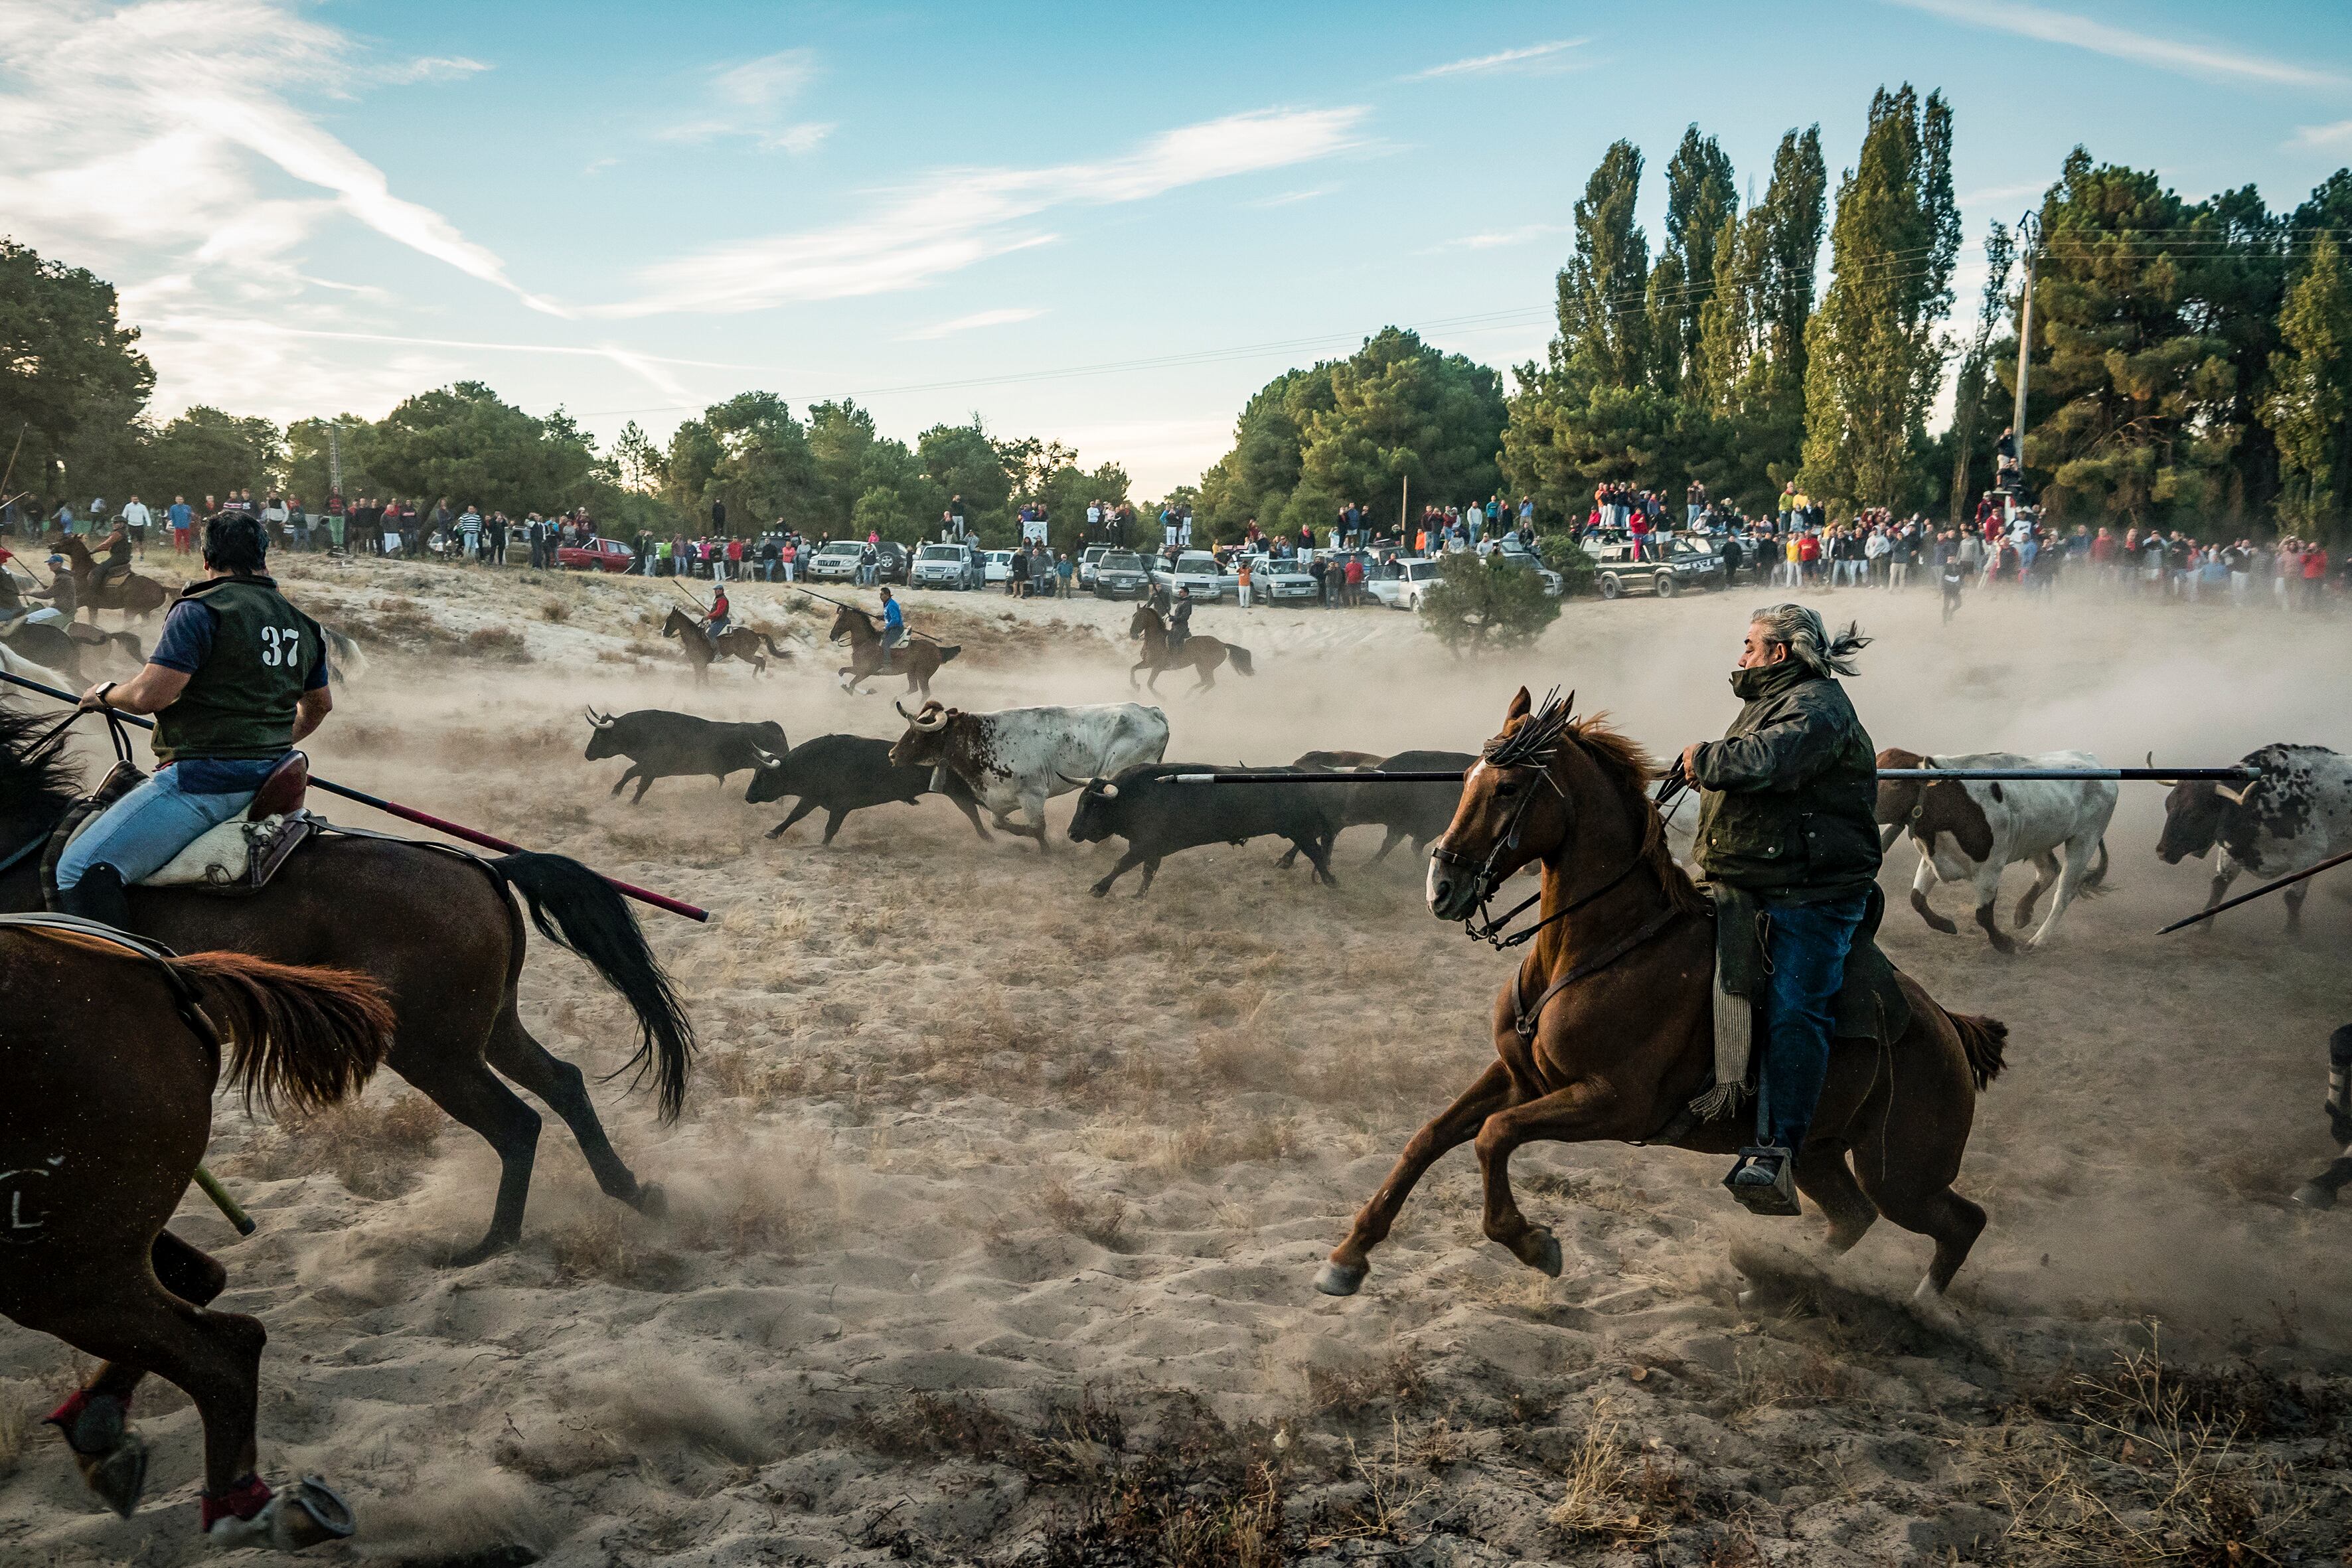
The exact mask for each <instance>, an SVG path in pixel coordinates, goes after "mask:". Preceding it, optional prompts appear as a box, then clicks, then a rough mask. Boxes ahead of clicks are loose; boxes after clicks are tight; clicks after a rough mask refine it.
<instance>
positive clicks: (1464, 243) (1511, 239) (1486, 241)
mask: <svg viewBox="0 0 2352 1568" xmlns="http://www.w3.org/2000/svg"><path fill="white" fill-rule="evenodd" d="M1569 228H1570V226H1569V225H1567V224H1564V223H1529V224H1521V225H1520V226H1518V227H1517V228H1506V229H1496V230H1494V231H1492V232H1489V233H1486V234H1465V235H1463V236H1461V237H1458V238H1454V239H1449V240H1446V241H1445V242H1444V243H1443V244H1440V245H1433V246H1431V247H1429V248H1428V249H1427V250H1424V251H1423V252H1421V254H1422V255H1424V256H1427V255H1430V254H1433V252H1436V251H1440V250H1493V249H1496V248H1497V247H1501V246H1506V245H1525V244H1527V243H1528V241H1530V240H1535V239H1541V238H1543V237H1545V236H1546V235H1552V234H1566V233H1568V232H1569Z"/></svg>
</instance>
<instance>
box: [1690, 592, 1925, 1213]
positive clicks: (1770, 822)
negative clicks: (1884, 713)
mask: <svg viewBox="0 0 2352 1568" xmlns="http://www.w3.org/2000/svg"><path fill="white" fill-rule="evenodd" d="M1869 640H1870V639H1868V638H1867V637H1859V636H1857V635H1855V631H1854V628H1853V627H1852V626H1848V627H1847V628H1846V629H1845V631H1844V632H1843V633H1842V634H1840V635H1839V636H1838V637H1834V638H1832V637H1831V636H1830V634H1829V633H1828V631H1827V630H1826V629H1825V628H1824V627H1823V626H1822V618H1821V616H1819V615H1817V614H1816V613H1815V612H1813V611H1812V610H1810V609H1808V608H1806V607H1805V606H1804V605H1771V606H1769V607H1768V608H1765V609H1760V610H1759V611H1757V612H1756V614H1755V616H1754V617H1753V618H1752V619H1751V621H1750V622H1749V624H1748V638H1747V643H1746V646H1745V647H1744V648H1743V649H1742V651H1741V653H1740V656H1739V663H1738V668H1735V669H1734V670H1733V671H1732V673H1731V689H1732V691H1733V693H1734V694H1735V695H1736V696H1738V698H1739V699H1740V700H1741V701H1742V702H1744V703H1745V704H1746V706H1745V707H1743V708H1742V709H1741V710H1739V716H1738V718H1737V719H1734V720H1733V721H1732V722H1731V728H1730V729H1729V730H1727V731H1725V732H1724V737H1723V739H1722V740H1720V741H1703V742H1697V743H1696V744H1693V745H1690V746H1686V747H1685V748H1684V749H1683V754H1682V772H1683V774H1684V776H1685V778H1687V779H1688V780H1689V781H1690V782H1691V783H1692V784H1696V785H1697V786H1698V788H1699V790H1700V791H1701V792H1702V800H1701V809H1700V812H1699V819H1698V832H1697V838H1696V846H1695V847H1696V854H1697V858H1698V863H1699V865H1700V867H1701V868H1702V869H1704V870H1705V871H1706V875H1707V877H1708V879H1710V880H1712V881H1715V882H1718V883H1722V884H1724V885H1726V886H1727V887H1730V888H1735V889H1743V890H1744V891H1745V892H1746V893H1747V894H1748V896H1749V897H1751V898H1752V899H1753V900H1755V902H1756V904H1757V906H1758V908H1759V911H1760V913H1761V915H1762V922H1761V923H1762V925H1763V928H1764V931H1763V944H1764V952H1765V958H1766V963H1765V968H1766V971H1767V973H1768V974H1769V983H1768V985H1767V988H1766V992H1765V996H1764V1006H1763V1013H1764V1018H1763V1024H1764V1034H1765V1044H1764V1050H1763V1060H1762V1068H1761V1071H1760V1072H1759V1074H1758V1083H1759V1093H1758V1100H1757V1108H1756V1121H1757V1140H1758V1142H1757V1146H1756V1147H1752V1148H1749V1149H1745V1150H1743V1151H1741V1153H1740V1162H1739V1164H1738V1166H1737V1167H1735V1168H1734V1170H1733V1172H1732V1174H1731V1177H1730V1182H1729V1184H1730V1186H1731V1191H1732V1195H1733V1196H1734V1197H1736V1198H1738V1200H1739V1201H1740V1202H1741V1203H1742V1204H1744V1205H1747V1206H1748V1208H1750V1209H1752V1210H1754V1211H1755V1212H1757V1213H1759V1214H1795V1213H1796V1212H1797V1194H1796V1187H1795V1177H1794V1174H1793V1172H1792V1171H1791V1169H1790V1166H1791V1164H1792V1163H1793V1162H1794V1160H1795V1158H1796V1154H1797V1152H1798V1151H1800V1150H1801V1149H1802V1148H1803V1147H1804V1142H1805V1131H1806V1129H1807V1128H1808V1127H1809V1126H1810V1125H1811V1121H1812V1117H1813V1109H1814V1105H1815V1103H1816V1102H1817V1101H1818V1100H1820V1098H1821V1092H1822V1081H1823V1079H1825V1078H1826V1077H1827V1076H1828V1073H1829V1059H1830V1039H1831V1032H1832V1028H1833V1027H1834V1026H1835V1017H1834V1015H1833V1011H1832V1009H1833V1007H1834V1005H1835V1002H1836V999H1837V994H1838V989H1839V986H1840V985H1841V984H1843V980H1844V977H1845V962H1846V952H1847V951H1848V949H1849V948H1851V947H1852V945H1853V939H1854V935H1855V932H1856V931H1858V930H1859V928H1860V927H1861V925H1862V922H1863V920H1864V917H1865V915H1866V913H1867V911H1868V908H1869V898H1870V892H1871V889H1872V888H1873V887H1874V885H1875V883H1876V880H1877V877H1878V862H1879V846H1878V826H1877V822H1876V820H1875V816H1874V805H1875V803H1876V799H1877V773H1876V765H1877V764H1876V761H1875V756H1876V753H1875V751H1874V747H1873V745H1872V743H1871V739H1870V736H1869V733H1868V732H1867V731H1864V729H1863V727H1862V721H1861V720H1860V719H1859V718H1857V717H1856V716H1855V714H1854V710H1853V703H1852V702H1851V701H1849V700H1847V698H1846V694H1845V689H1844V688H1843V687H1842V686H1840V685H1839V684H1838V681H1837V677H1839V676H1841V675H1852V674H1853V673H1854V668H1853V657H1852V656H1853V654H1854V653H1856V652H1858V651H1860V649H1862V648H1863V647H1864V646H1866V645H1867V643H1868V642H1869Z"/></svg>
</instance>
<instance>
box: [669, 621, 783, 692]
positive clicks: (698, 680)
mask: <svg viewBox="0 0 2352 1568" xmlns="http://www.w3.org/2000/svg"><path fill="white" fill-rule="evenodd" d="M662 636H664V637H676V638H677V641H678V646H679V647H682V648H684V649H685V650H686V662H687V663H688V664H690V665H692V666H693V667H694V681H695V684H696V685H698V686H699V685H701V684H702V683H703V682H705V681H707V680H709V679H710V667H711V666H712V665H713V664H715V663H717V662H718V661H719V660H720V659H722V658H740V659H741V660H742V661H743V662H744V663H746V664H748V665H750V666H751V673H752V674H754V675H765V674H767V673H768V661H767V659H766V658H764V657H763V656H762V655H761V652H760V650H761V647H765V648H766V649H767V650H768V652H769V653H772V654H773V655H775V656H776V657H777V658H780V659H788V658H792V657H793V650H792V649H790V648H788V647H777V646H776V639H775V638H773V637H770V636H769V635H768V634H767V633H765V632H761V631H754V630H753V629H752V628H751V627H750V626H730V627H728V628H727V629H726V630H725V631H723V632H720V633H719V646H718V647H712V646H711V643H710V634H709V633H708V632H706V631H704V630H703V629H702V626H701V625H700V623H698V622H697V621H696V620H695V618H694V617H693V616H689V615H688V614H687V613H686V612H685V611H684V610H681V609H678V608H677V607H676V606H675V605H673V606H672V607H671V609H670V612H669V618H668V619H667V620H666V621H664V622H663V623H662Z"/></svg>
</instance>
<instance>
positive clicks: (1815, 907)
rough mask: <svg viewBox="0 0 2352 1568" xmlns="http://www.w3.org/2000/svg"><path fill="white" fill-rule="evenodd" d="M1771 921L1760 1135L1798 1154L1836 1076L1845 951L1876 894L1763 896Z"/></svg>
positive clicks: (1758, 1122)
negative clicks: (1833, 1053) (1799, 900)
mask: <svg viewBox="0 0 2352 1568" xmlns="http://www.w3.org/2000/svg"><path fill="white" fill-rule="evenodd" d="M1759 902H1760V903H1761V905H1762V908H1763V910H1764V914H1765V918H1766V919H1767V921H1769V937H1768V938H1767V940H1766V942H1765V947H1764V952H1765V958H1766V962H1767V963H1769V965H1770V970H1771V973H1770V974H1769V977H1768V979H1767V981H1766V984H1765V991H1764V1041H1765V1044H1764V1070H1763V1072H1762V1073H1761V1074H1760V1075H1759V1094H1758V1096H1757V1101H1756V1134H1757V1136H1758V1137H1759V1139H1761V1140H1762V1141H1763V1142H1765V1143H1766V1144H1768V1145H1775V1146H1778V1147H1780V1148H1782V1149H1787V1150H1789V1151H1790V1152H1795V1151H1797V1150H1799V1149H1801V1148H1803V1147H1804V1142H1805V1130H1806V1129H1807V1128H1808V1127H1810V1126H1811V1125H1812V1120H1813V1108H1814V1106H1815V1105H1816V1104H1817V1103H1818V1102H1819V1101H1820V1100H1821V1098H1822V1081H1823V1080H1824V1079H1827V1078H1828V1077H1829V1071H1830V1037H1831V1035H1832V1031H1833V1030H1834V1029H1835V1028H1836V1026H1837V1011H1836V1008H1837V994H1838V988H1839V987H1840V986H1841V985H1843V984H1844V983H1845V955H1846V952H1847V950H1848V949H1849V948H1851V947H1852V946H1853V933H1854V931H1856V930H1857V929H1859V928H1860V926H1861V925H1862V918H1863V916H1864V914H1865V913H1867V912H1868V910H1869V908H1870V895H1869V894H1867V893H1855V894H1853V896H1851V897H1849V898H1843V899H1831V900H1825V901H1823V902H1821V903H1813V904H1791V903H1780V902H1778V901H1774V900H1759Z"/></svg>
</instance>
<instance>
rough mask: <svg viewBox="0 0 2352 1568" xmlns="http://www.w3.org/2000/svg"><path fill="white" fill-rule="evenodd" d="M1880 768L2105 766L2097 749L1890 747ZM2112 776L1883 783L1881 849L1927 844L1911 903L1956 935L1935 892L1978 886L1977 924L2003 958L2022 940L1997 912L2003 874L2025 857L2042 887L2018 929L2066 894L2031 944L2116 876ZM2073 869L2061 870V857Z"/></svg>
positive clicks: (2030, 892) (2022, 905)
mask: <svg viewBox="0 0 2352 1568" xmlns="http://www.w3.org/2000/svg"><path fill="white" fill-rule="evenodd" d="M1878 765H1879V766H1880V767H1881V768H1984V769H1995V770H1997V769H2002V768H2048V769H2053V770H2055V769H2061V768H2086V769H2087V768H2096V767H2097V766H2098V765H2099V759H2098V758H2096V757H2095V756H2093V755H2091V753H2090V752H2043V753H2042V754H2041V755H2040V756H2033V757H2028V756H2021V755H2019V754H2018V753H2016V752H1971V753H1969V755H1966V756H1934V757H1925V756H1921V755H1920V754H1919V753H1918V752H1904V751H1897V750H1895V749H1894V748H1892V747H1890V748H1888V749H1887V750H1885V751H1883V752H1879V753H1878ZM2116 794H2117V791H2116V783H2115V781H2114V780H2113V779H1930V780H1920V779H1882V780H1880V781H1879V784H1878V805H1877V811H1876V816H1877V818H1878V821H1879V824H1880V826H1883V827H1884V828H1885V833H1884V834H1883V835H1882V836H1881V837H1880V840H1879V847H1880V848H1881V849H1891V848H1893V847H1895V839H1896V838H1897V837H1900V836H1901V835H1903V834H1904V833H1906V832H1908V833H1909V834H1910V835H1911V837H1912V839H1913V841H1914V842H1915V843H1916V844H1917V845H1918V846H1919V870H1918V873H1917V874H1916V876H1914V877H1913V878H1912V879H1911V907H1912V908H1913V909H1915V910H1918V911H1919V918H1920V919H1921V920H1923V921H1927V923H1928V924H1929V925H1930V926H1932V927H1934V928H1935V929H1936V930H1937V931H1942V932H1944V933H1945V934H1946V935H1947V936H1948V935H1950V934H1951V933H1952V932H1954V931H1958V929H1959V928H1958V926H1956V925H1954V924H1953V923H1952V922H1951V921H1948V920H1947V919H1945V918H1944V917H1943V916H1942V915H1939V914H1937V912H1936V911H1935V910H1931V909H1929V908H1928V907H1927V890H1928V889H1930V888H1933V887H1934V886H1935V885H1936V884H1937V882H1938V881H1944V882H1958V883H1962V884H1965V885H1967V886H1969V888H1971V889H1974V891H1975V895H1976V911H1977V924H1979V926H1982V927H1983V928H1984V933H1985V935H1986V936H1987V937H1989V938H1990V939H1991V941H1992V945H1993V947H1994V948H1995V949H1996V950H1997V951H1999V952H2015V951H2016V944H2015V943H2013V942H2011V941H2010V939H2009V938H2008V937H2007V936H2005V935H2003V934H2002V932H2001V930H2000V925H1999V923H1998V921H1997V919H1996V917H1995V914H1994V905H1995V904H1996V903H1997V902H1998V901H1999V900H2000V874H2001V872H2002V871H2004V870H2006V869H2007V868H2010V867H2011V866H2013V865H2015V864H2016V863H2017V862H2019V861H2021V860H2031V861H2032V863H2033V886H2032V887H2031V888H2029V889H2026V894H2025V897H2024V898H2022V899H2021V900H2018V905H2017V923H2018V925H2020V926H2021V927H2022V926H2023V925H2024V924H2025V923H2026V922H2027V921H2030V920H2032V918H2033V906H2034V905H2035V904H2037V903H2040V902H2041V901H2042V894H2043V893H2045V892H2047V891H2049V890H2050V889H2051V888H2052V886H2053V885H2055V886H2056V888H2057V889H2058V894H2057V897H2055V898H2054V899H2053V900H2051V901H2050V912H2049V913H2048V914H2047V915H2045V916H2043V917H2042V925H2041V928H2040V929H2039V930H2037V931H2035V932H2034V933H2033V935H2032V938H2031V939H2029V941H2028V942H2027V944H2026V945H2028V946H2029V947H2037V948H2038V947H2041V946H2042V945H2044V944H2045V943H2047V942H2049V941H2050V937H2051V934H2052V933H2053V931H2056V930H2057V929H2058V918H2059V917H2060V916H2061V915H2063V914H2064V913H2065V912H2066V906H2067V905H2069V904H2071V903H2073V902H2074V900H2075V898H2076V897H2077V896H2078V895H2079V896H2081V897H2084V898H2089V897H2091V896H2093V895H2095V894H2096V893H2097V892H2098V891H2099V890H2100V886H2101V884H2102V883H2104V882H2105V880H2106V876H2107V823H2108V821H2109V819H2111V818H2112V817H2113V816H2115V814H2116ZM2062 855H2063V857H2064V860H2065V864H2064V867H2063V869H2062V868H2061V867H2060V864H2059V859H2060V857H2061V856H2062Z"/></svg>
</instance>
